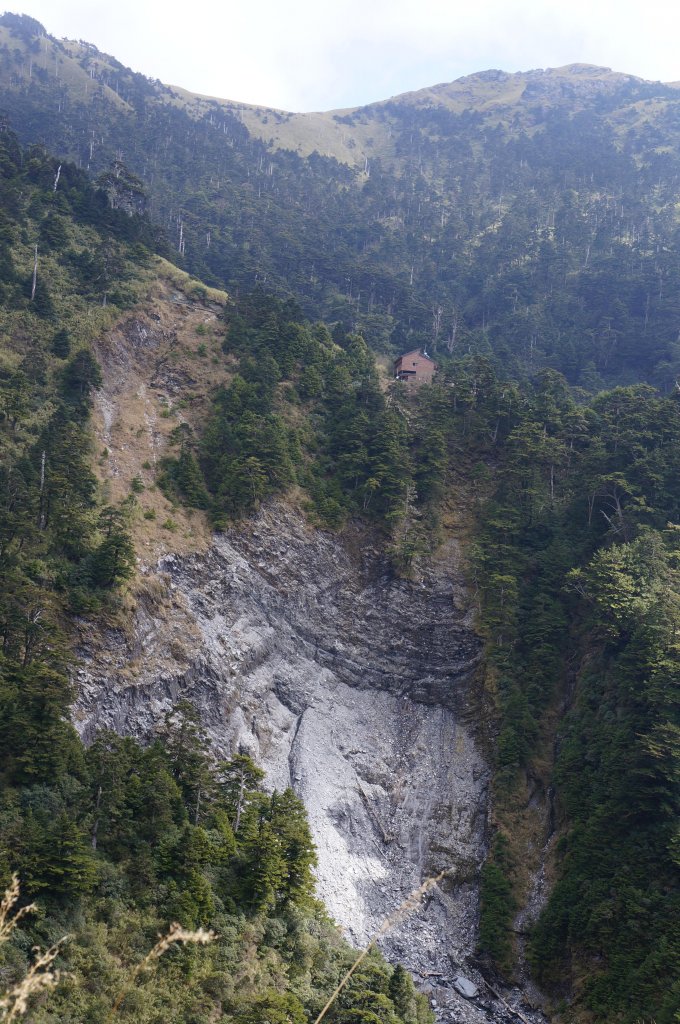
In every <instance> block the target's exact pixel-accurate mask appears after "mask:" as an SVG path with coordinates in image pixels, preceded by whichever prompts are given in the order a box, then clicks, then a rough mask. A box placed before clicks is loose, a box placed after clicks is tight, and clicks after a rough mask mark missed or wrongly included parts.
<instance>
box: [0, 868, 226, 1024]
mask: <svg viewBox="0 0 680 1024" xmlns="http://www.w3.org/2000/svg"><path fill="white" fill-rule="evenodd" d="M20 895H21V888H20V885H19V877H18V875H16V874H15V875H12V880H11V882H10V884H9V886H8V887H7V889H6V890H5V894H4V896H3V898H2V901H0V945H2V943H3V942H7V941H8V939H9V938H10V937H11V935H12V933H13V932H14V930H15V928H16V927H17V925H18V924H19V922H20V921H21V920H22V919H23V918H24V917H26V916H27V915H28V914H32V913H33V912H34V911H35V910H36V909H37V908H36V905H35V903H29V904H28V906H25V907H20V908H19V909H18V910H15V908H16V905H17V903H18V901H19V898H20ZM69 938H70V936H69V935H65V936H64V937H63V938H61V939H59V941H58V942H56V943H55V944H54V945H53V946H50V948H49V949H46V950H44V951H41V950H40V949H39V948H38V947H37V946H36V947H35V949H34V951H35V954H36V956H35V959H34V961H33V963H32V964H31V966H30V967H29V969H28V971H27V973H26V974H25V975H24V977H23V978H22V979H21V980H20V981H18V982H17V984H16V985H14V986H13V987H12V988H11V989H9V991H7V992H5V993H4V995H2V996H0V1020H2V1021H3V1022H4V1024H11V1022H12V1021H16V1020H18V1018H19V1017H23V1015H24V1014H25V1013H26V1011H27V1010H28V1005H29V1002H30V1000H31V999H32V997H33V996H35V995H38V994H39V993H40V992H45V991H48V990H50V989H53V988H56V986H57V985H58V984H59V982H60V981H61V979H62V978H64V977H65V976H66V975H64V974H63V972H61V971H58V970H54V969H53V967H52V965H53V963H54V961H55V960H56V958H57V956H58V955H59V951H60V949H61V947H62V945H63V944H64V942H66V941H67V940H68V939H69ZM216 938H217V935H216V934H215V932H213V931H206V930H205V929H204V928H198V929H197V930H196V931H188V930H187V929H186V928H182V926H181V925H180V924H177V923H176V922H175V923H174V924H171V925H170V928H169V930H168V931H167V932H166V934H165V935H160V936H159V938H158V942H157V943H156V945H155V946H153V948H152V949H150V950H149V952H148V953H147V954H146V956H145V957H144V959H143V960H142V961H141V962H140V963H138V964H137V965H136V967H134V968H133V970H132V971H131V972H130V975H129V977H128V980H127V984H126V985H125V987H124V988H123V989H122V990H121V991H120V992H119V993H118V995H117V996H116V998H115V1000H114V1002H113V1005H112V1007H111V1011H110V1014H109V1018H112V1017H115V1016H116V1014H117V1013H118V1010H119V1009H120V1007H121V1005H122V1003H123V1001H124V999H125V996H126V994H127V993H128V992H129V991H130V988H131V987H132V985H134V983H135V981H136V980H137V978H138V977H139V976H140V974H142V973H143V972H144V971H147V970H149V968H151V967H152V966H153V965H154V964H155V963H156V961H157V960H160V958H161V957H162V956H163V954H164V953H166V952H167V951H168V950H169V949H171V948H172V946H176V945H177V944H182V945H186V944H188V943H193V944H198V945H206V944H207V943H209V942H214V941H215V939H216Z"/></svg>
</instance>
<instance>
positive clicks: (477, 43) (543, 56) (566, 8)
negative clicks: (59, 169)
mask: <svg viewBox="0 0 680 1024" xmlns="http://www.w3.org/2000/svg"><path fill="white" fill-rule="evenodd" d="M6 2H8V0H6ZM9 2H12V0H9ZM19 3H24V4H25V6H9V7H7V9H8V10H12V11H14V12H16V13H22V14H29V15H30V16H31V17H33V18H37V19H38V21H40V22H42V24H43V25H44V26H45V28H46V29H47V31H48V32H49V33H50V35H53V36H56V37H57V38H63V37H67V38H69V39H84V40H86V41H87V42H90V43H94V44H95V45H96V46H97V47H98V48H99V49H100V50H103V51H104V52H106V53H110V54H112V55H113V56H114V57H116V58H117V59H118V60H119V61H121V63H123V64H125V65H127V66H128V67H131V68H132V69H133V70H134V71H140V72H142V73H143V74H145V75H147V76H148V77H150V78H159V79H161V81H163V82H165V83H166V84H170V85H180V86H183V87H184V88H186V89H190V90H191V91H192V92H200V93H205V94H207V95H212V96H219V97H222V98H225V99H231V100H239V101H241V102H245V103H257V104H262V105H265V106H271V107H279V108H282V109H285V110H296V111H300V110H329V109H336V108H342V107H350V106H358V105H361V104H364V103H370V102H372V101H374V100H380V99H386V98H387V97H389V96H394V95H397V94H398V93H401V92H408V91H409V90H412V89H420V88H423V87H425V86H428V85H435V84H436V83H439V82H450V81H453V80H454V79H456V78H460V77H461V76H462V75H467V74H471V73H473V72H475V71H482V70H485V69H487V68H500V69H502V70H504V71H526V70H529V69H530V68H545V67H560V66H561V65H564V64H571V63H576V62H583V63H588V64H600V65H604V66H606V67H611V68H613V69H614V70H615V71H624V72H628V73H629V74H634V75H639V76H640V77H642V78H648V79H652V80H654V81H656V80H661V81H666V82H668V81H680V47H678V37H679V36H680V4H677V3H676V2H675V0H645V2H644V3H641V2H640V0H563V2H555V0H217V2H215V0H192V2H191V3H187V2H186V0H19ZM2 9H3V8H2V7H0V10H2Z"/></svg>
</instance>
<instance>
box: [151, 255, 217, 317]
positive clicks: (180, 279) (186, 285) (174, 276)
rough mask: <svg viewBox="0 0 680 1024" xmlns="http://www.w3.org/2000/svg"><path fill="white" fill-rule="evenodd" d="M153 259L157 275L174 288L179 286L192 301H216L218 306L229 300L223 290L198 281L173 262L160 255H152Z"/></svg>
mask: <svg viewBox="0 0 680 1024" xmlns="http://www.w3.org/2000/svg"><path fill="white" fill-rule="evenodd" d="M154 261H155V264H156V269H157V271H158V274H159V276H160V277H163V278H165V279H166V280H167V281H170V283H171V284H173V285H174V286H175V287H176V288H179V290H180V291H181V292H183V294H184V295H186V296H187V298H188V299H191V300H192V301H194V302H196V301H198V302H216V303H218V304H219V305H220V306H224V305H226V303H227V302H228V301H229V296H228V294H227V293H226V292H225V291H222V289H220V288H210V287H208V285H206V284H203V282H202V281H199V280H198V278H195V277H192V276H191V275H190V274H187V272H186V271H185V270H180V268H179V267H176V266H175V265H174V263H170V261H169V260H166V259H163V257H162V256H156V257H154Z"/></svg>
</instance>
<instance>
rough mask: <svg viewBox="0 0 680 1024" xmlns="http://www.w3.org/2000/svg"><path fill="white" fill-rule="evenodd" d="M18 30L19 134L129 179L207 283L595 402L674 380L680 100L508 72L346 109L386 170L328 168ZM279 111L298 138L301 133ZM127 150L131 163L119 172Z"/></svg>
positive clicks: (211, 111) (87, 55) (588, 77)
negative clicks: (570, 388) (480, 359)
mask: <svg viewBox="0 0 680 1024" xmlns="http://www.w3.org/2000/svg"><path fill="white" fill-rule="evenodd" d="M12 17H13V16H6V17H5V20H4V21H2V22H0V58H1V63H0V76H1V80H2V83H3V86H4V90H3V96H4V106H5V109H6V111H7V113H8V115H9V118H10V121H11V124H12V126H13V127H15V128H16V130H17V131H20V132H21V133H22V137H23V139H24V140H25V141H34V140H35V139H38V138H40V139H43V140H45V142H46V144H47V145H48V146H49V147H50V148H51V149H52V150H53V151H54V152H57V153H60V154H61V155H63V156H64V157H69V158H71V159H75V160H78V161H80V162H82V164H83V165H87V166H89V167H90V168H91V169H92V171H93V173H94V174H96V175H101V176H102V178H101V181H102V185H103V187H105V188H106V189H108V190H109V191H111V189H112V185H115V190H114V193H113V195H114V198H115V201H116V203H118V204H120V208H121V209H130V210H133V211H138V210H139V209H140V208H143V206H144V202H143V201H140V193H139V189H140V185H139V181H140V180H141V181H142V182H143V184H144V185H145V187H146V188H147V190H148V192H149V196H150V209H151V210H152V213H153V215H154V217H155V219H156V220H157V221H158V223H160V224H163V225H164V226H165V227H166V230H167V231H168V234H169V237H170V241H171V244H172V246H173V250H174V253H175V258H176V261H179V262H180V263H181V264H182V265H183V266H184V267H185V268H186V270H187V271H188V272H189V273H190V274H192V275H193V276H194V279H200V280H201V281H205V282H206V283H207V284H209V285H211V286H214V287H216V288H217V289H224V288H226V289H227V291H228V292H229V293H230V294H231V295H241V294H243V293H247V292H249V291H252V290H253V288H254V287H256V285H257V284H258V282H266V285H267V288H268V289H269V290H271V291H272V292H275V293H277V294H279V295H281V296H284V297H285V296H288V297H290V296H293V297H295V298H296V299H297V300H298V301H300V303H301V304H302V307H303V310H304V313H305V315H306V316H309V317H311V318H312V319H316V318H323V319H325V320H327V321H328V322H331V323H335V322H338V321H339V322H341V323H343V324H345V325H346V327H345V330H346V332H348V333H349V332H351V333H354V332H356V333H360V334H361V335H362V336H363V337H364V338H365V339H366V341H367V342H368V344H369V345H370V346H371V347H372V348H374V349H377V350H381V351H389V352H394V350H395V349H396V350H402V351H403V350H404V349H406V348H413V347H415V346H416V345H426V346H428V348H430V349H431V350H433V351H434V352H436V354H437V355H441V354H442V353H453V354H454V355H460V354H462V353H467V352H472V353H476V354H480V355H485V356H487V357H490V358H491V359H492V360H493V361H495V362H496V363H497V364H498V365H500V366H502V367H503V368H504V370H505V371H506V372H509V373H512V375H513V376H517V377H523V376H526V375H532V374H534V373H536V372H538V371H539V370H541V369H543V368H546V367H548V368H552V369H556V370H559V371H560V372H562V373H563V374H564V375H565V376H566V377H567V379H568V381H569V382H570V383H571V384H574V385H578V386H580V387H583V388H585V389H587V390H588V391H590V392H594V391H596V390H598V388H601V387H603V386H607V387H610V386H612V385H615V384H624V385H627V384H631V383H634V382H636V381H639V380H648V381H651V382H652V383H654V384H655V385H657V386H660V387H662V388H664V389H669V388H671V387H672V386H673V381H674V379H675V377H676V376H677V373H678V368H679V363H678V346H677V330H676V324H677V300H676V296H677V294H678V266H677V259H676V258H675V245H676V232H677V209H676V193H677V188H676V182H677V176H678V171H679V169H680V165H679V162H678V161H679V160H680V157H679V156H678V129H677V124H678V104H680V95H679V93H678V90H677V89H675V88H673V87H671V86H666V85H663V84H661V83H645V82H641V81H639V80H636V79H633V78H627V77H626V76H624V75H619V76H617V75H608V74H606V73H603V72H602V70H601V69H592V70H591V71H589V72H586V71H585V70H584V69H583V68H582V67H581V68H576V69H574V71H573V72H571V73H569V72H568V71H564V72H562V73H557V72H553V73H552V75H551V76H547V77H546V78H545V80H543V79H542V78H541V77H540V76H536V75H533V76H530V75H526V76H524V77H523V78H522V79H521V80H517V79H514V78H509V79H508V80H507V81H504V78H503V75H502V74H501V73H492V75H495V76H496V77H495V78H493V77H492V78H488V77H487V76H485V75H479V76H473V77H472V78H469V79H467V80H466V82H465V83H463V84H462V85H461V88H460V90H459V91H457V90H456V89H455V88H454V89H453V90H452V91H451V93H450V96H448V95H447V93H441V92H440V93H438V94H434V93H428V94H427V95H425V96H423V97H422V101H421V102H419V98H418V97H415V98H413V97H411V98H410V97H401V98H399V97H397V98H396V99H394V100H391V101H389V102H387V103H381V104H376V105H375V106H371V107H366V108H363V109H361V110H357V111H350V112H348V113H346V114H344V115H334V117H333V116H332V115H328V118H329V119H330V118H332V120H333V124H334V126H335V128H338V127H339V128H340V130H341V132H342V135H343V136H344V137H346V139H347V146H348V152H349V151H350V150H351V149H352V144H353V146H354V150H355V153H356V154H358V153H359V152H365V153H366V154H367V156H368V160H369V163H370V173H368V174H367V173H365V172H364V170H363V166H362V168H361V169H359V168H356V167H351V166H349V165H347V164H344V163H340V162H338V161H337V160H335V159H332V158H328V157H324V156H321V155H320V153H321V152H326V147H325V146H324V145H323V143H322V142H317V143H316V147H314V146H310V147H308V148H309V149H314V148H316V149H317V150H318V152H311V153H310V155H309V156H308V157H307V158H303V157H301V156H299V155H298V154H297V153H296V152H294V151H293V150H294V149H295V142H296V140H295V136H294V134H293V135H291V136H290V138H291V141H292V144H291V147H290V149H288V150H286V149H283V148H278V149H273V148H272V147H271V146H270V145H268V144H267V143H266V142H265V141H263V140H262V139H260V138H257V137H256V135H254V134H251V133H249V131H248V129H247V128H246V126H245V124H244V123H243V120H242V119H241V117H240V113H239V109H238V108H235V107H230V106H229V105H225V104H220V103H219V102H217V101H209V100H204V101H201V102H194V103H186V102H184V99H183V97H182V94H181V93H178V92H176V91H173V90H172V89H170V88H167V87H164V86H162V85H161V84H160V83H158V82H155V81H150V80H148V79H146V78H144V77H143V76H142V75H140V74H135V73H133V72H131V71H130V70H129V69H126V68H124V67H123V66H122V65H121V64H120V63H119V62H118V61H116V60H115V59H113V58H111V57H107V56H105V55H103V54H100V53H98V52H97V51H96V49H95V48H94V47H88V46H85V45H79V44H66V43H64V42H61V41H59V40H56V39H50V38H49V37H46V36H44V35H43V37H42V39H41V40H40V42H39V41H38V36H39V35H41V32H42V30H41V27H40V26H37V23H35V22H33V21H32V20H31V19H24V20H23V21H21V22H20V23H17V22H16V20H12ZM7 18H9V19H10V20H9V21H7ZM29 67H30V68H31V74H30V75H29V74H28V68H29ZM57 75H58V79H57V77H56V76H57ZM270 118H271V120H272V123H273V122H276V123H277V125H278V127H277V132H278V133H279V134H280V136H281V139H282V140H283V143H285V140H286V137H287V134H286V133H287V131H292V132H294V130H295V126H294V124H293V122H292V121H291V123H290V124H289V123H288V121H289V119H288V115H285V114H281V113H278V112H275V111H272V112H271V113H270ZM256 121H257V117H254V120H252V119H251V123H253V124H255V123H256ZM121 148H122V149H123V150H124V152H125V155H126V162H127V163H128V164H129V168H130V170H129V171H127V172H126V173H125V174H120V175H119V176H118V177H116V173H117V168H118V164H117V157H118V154H119V151H120V150H121ZM362 165H363V159H362ZM130 172H134V174H132V175H131V174H130ZM112 174H113V179H112ZM134 175H137V176H139V177H138V178H135V177H134ZM121 181H122V184H121ZM142 198H143V197H142ZM59 230H60V229H59V224H58V223H56V224H49V225H46V226H45V231H46V233H47V235H49V236H52V235H53V236H55V237H58V235H59ZM190 287H193V288H198V289H199V290H200V289H201V288H204V289H205V286H201V285H200V284H198V283H197V282H196V280H195V281H194V283H193V285H191V286H190ZM209 294H210V293H208V295H209ZM218 301H220V299H219V297H218Z"/></svg>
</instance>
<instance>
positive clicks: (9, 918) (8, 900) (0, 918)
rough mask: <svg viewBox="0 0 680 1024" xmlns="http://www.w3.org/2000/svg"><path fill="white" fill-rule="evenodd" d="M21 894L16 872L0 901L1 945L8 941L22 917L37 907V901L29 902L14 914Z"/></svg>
mask: <svg viewBox="0 0 680 1024" xmlns="http://www.w3.org/2000/svg"><path fill="white" fill-rule="evenodd" d="M20 894H21V888H20V886H19V876H18V875H16V874H15V875H12V881H11V882H10V884H9V885H8V887H7V888H6V889H5V895H4V896H3V897H2V900H1V901H0V945H1V944H2V943H3V942H7V940H8V939H9V937H10V935H11V934H12V932H13V931H14V929H15V928H16V926H17V924H18V923H19V921H20V920H21V918H22V917H26V914H32V913H33V911H34V910H35V909H36V906H35V903H29V904H28V906H26V907H21V908H20V909H19V910H17V912H16V913H15V914H12V911H13V909H14V907H15V906H16V903H17V900H18V899H19V896H20Z"/></svg>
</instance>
